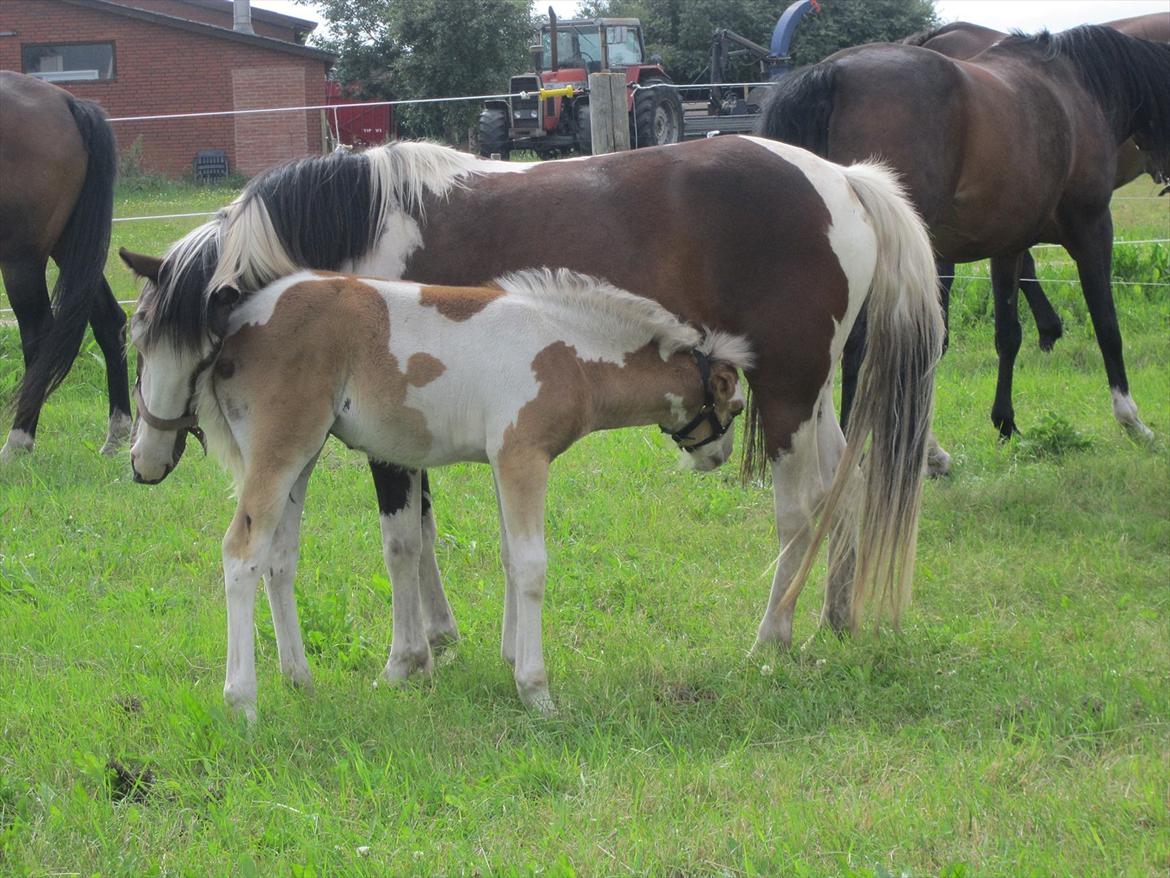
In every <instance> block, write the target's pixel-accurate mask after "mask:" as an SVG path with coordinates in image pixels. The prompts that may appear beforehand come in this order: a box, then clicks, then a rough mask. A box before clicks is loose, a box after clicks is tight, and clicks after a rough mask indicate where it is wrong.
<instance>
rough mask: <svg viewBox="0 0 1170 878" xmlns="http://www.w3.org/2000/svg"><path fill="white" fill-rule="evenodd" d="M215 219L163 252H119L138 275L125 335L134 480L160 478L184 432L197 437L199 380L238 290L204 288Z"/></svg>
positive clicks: (179, 452)
mask: <svg viewBox="0 0 1170 878" xmlns="http://www.w3.org/2000/svg"><path fill="white" fill-rule="evenodd" d="M215 226H216V224H215V223H214V222H213V223H208V224H207V225H206V226H202V227H200V228H199V229H196V230H195V231H194V232H192V233H191V234H190V235H188V236H187V237H185V238H183V239H182V240H181V241H179V242H178V243H177V244H176V245H175V246H174V247H172V248H171V249H170V251H168V253H167V255H166V256H164V257H163V258H162V259H158V258H156V257H153V256H144V255H142V254H140V253H132V252H130V251H129V250H126V249H124V248H123V249H122V250H121V251H119V252H120V255H121V257H122V260H123V261H124V262H125V263H126V264H127V265H128V266H129V267H130V268H131V270H133V271H134V273H135V274H136V275H137V276H138V277H139V278H141V279H142V280H143V285H142V293H141V294H140V295H139V297H138V307H137V308H136V309H135V312H134V316H133V317H132V318H131V321H130V341H131V343H132V344H133V345H134V347H135V348H137V350H138V381H137V383H136V385H135V397H136V402H137V405H138V418H137V421H136V423H135V429H134V444H133V446H132V447H131V449H130V465H131V467H132V468H133V470H134V481H136V482H141V483H144V484H151V485H153V484H157V483H158V482H161V481H162V480H163V479H165V478H166V477H167V475H168V474H169V473H170V472H171V470H173V469H174V468H175V466H176V465H177V464H178V462H179V459H180V458H181V457H182V456H183V451H184V449H185V448H186V443H187V434H188V433H191V434H194V435H195V436H196V438H198V439H200V441H202V434H201V432H200V431H199V428H198V426H197V421H196V401H197V395H198V390H199V382H200V379H201V378H202V377H203V376H204V375H205V374H206V372H207V369H208V367H210V366H211V364H212V363H213V362H214V361H215V357H216V355H217V354H218V353H219V348H220V345H221V343H222V340H223V335H224V333H225V331H226V329H227V319H228V316H229V314H230V312H231V308H232V306H233V305H234V304H235V301H236V299H237V298H238V297H239V294H238V293H237V292H236V290H234V289H232V288H223V289H220V290H216V291H215V292H213V293H209V292H208V291H207V281H208V279H209V278H210V276H211V273H212V271H213V270H214V268H215V262H216V253H217V246H216V228H215Z"/></svg>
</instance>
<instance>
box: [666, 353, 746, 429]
mask: <svg viewBox="0 0 1170 878" xmlns="http://www.w3.org/2000/svg"><path fill="white" fill-rule="evenodd" d="M691 356H692V357H694V358H695V364H696V365H697V366H698V367H699V380H700V381H702V382H703V406H702V408H700V409H699V412H698V414H696V415H695V416H694V417H693V418H691V419H690V420H689V421H687V423H686V424H685V425H684V426H682V427H679V428H678V429H677V430H675V431H674V432H671V431H670V430H668V429H666V428H665V427H659V428H658V429H660V430H661V431H662V432H663V433H667V434H669V435H670V438H671V439H673V440H674V444H675V445H677V446H678V447H679V448H681V449H682V450H683V451H688V452H689V451H694V450H695V449H697V448H702V447H703V446H704V445H710V444H711V443H712V442H718V441H719V440H720V439H722V438H723V435H724V434H725V433H726V432H727V431H728V430H729V429H730V428H731V425H732V423H733V422H734V421H735V417H734V415H733V416H732V417H731V418H728V420H727V423H726V424H725V423H723V422H722V421H721V420H719V416H718V415H717V414H715V397H714V395H713V394H712V393H711V358H710V357H708V356H707V355H706V354H704V353H702V352H701V351H698V350H692V351H691ZM704 423H705V424H707V425H708V426H709V427H710V428H711V435H710V436H708V437H707V438H706V439H700V440H699V441H698V442H691V441H689V440H691V439H692V438H693V437H692V436H691V432H692V431H693V430H694V429H695V428H696V427H698V426H699V425H700V424H704Z"/></svg>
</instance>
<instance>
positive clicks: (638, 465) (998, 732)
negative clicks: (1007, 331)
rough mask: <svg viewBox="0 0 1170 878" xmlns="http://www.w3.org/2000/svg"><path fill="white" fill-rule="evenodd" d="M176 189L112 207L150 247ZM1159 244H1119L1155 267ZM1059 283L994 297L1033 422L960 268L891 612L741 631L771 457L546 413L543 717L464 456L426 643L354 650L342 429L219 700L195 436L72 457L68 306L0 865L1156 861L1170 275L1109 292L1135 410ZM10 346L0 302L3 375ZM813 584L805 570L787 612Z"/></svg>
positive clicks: (210, 560)
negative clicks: (749, 462) (520, 687)
mask: <svg viewBox="0 0 1170 878" xmlns="http://www.w3.org/2000/svg"><path fill="white" fill-rule="evenodd" d="M1147 188H1149V187H1147ZM227 196H228V193H223V192H214V191H206V190H202V191H200V192H199V193H197V194H194V193H192V192H191V191H189V190H169V191H164V192H156V193H153V194H145V195H135V196H134V197H133V198H127V199H122V200H120V202H119V212H120V213H122V214H123V215H131V214H147V213H169V212H186V211H190V210H195V209H200V207H206V208H211V207H214V206H216V205H218V204H219V203H221V201H223V200H226V198H227ZM192 205H196V206H195V207H193V206H192ZM1126 206H1127V211H1128V209H1129V208H1130V207H1133V208H1134V209H1135V210H1145V208H1146V207H1147V203H1146V202H1132V203H1129V202H1127V203H1126ZM1148 206H1149V207H1151V208H1152V209H1155V210H1160V211H1161V213H1160V214H1159V213H1150V214H1149V216H1145V217H1143V216H1137V217H1129V218H1127V223H1128V225H1126V226H1124V227H1122V226H1121V223H1119V229H1120V231H1121V232H1124V234H1125V236H1126V237H1137V236H1138V235H1141V236H1143V237H1147V236H1148V237H1167V232H1168V231H1170V230H1168V229H1167V228H1166V227H1165V226H1166V218H1165V216H1166V215H1165V206H1164V204H1163V203H1157V202H1151V203H1149V204H1148ZM1130 212H1133V211H1130ZM196 222H198V221H197V220H191V221H185V222H179V221H176V222H175V223H173V224H161V223H160V224H146V223H143V224H130V223H126V224H121V225H119V226H117V227H116V228H115V239H116V243H118V244H124V245H126V246H129V247H131V248H133V249H141V250H144V251H146V252H154V253H157V252H159V251H160V250H161V249H162V248H163V247H164V246H165V244H167V243H169V242H170V241H171V240H173V239H174V238H175V237H177V236H178V235H179V234H181V233H182V232H183V231H185V230H186V229H187V228H190V227H192V226H193V225H194V224H195V223H196ZM1159 223H1161V225H1160V226H1159ZM1165 252H1166V251H1165V250H1163V251H1162V254H1163V255H1162V256H1161V257H1160V259H1161V261H1160V262H1158V263H1156V264H1152V267H1151V266H1146V267H1139V268H1138V269H1135V270H1136V271H1138V272H1140V273H1141V276H1140V277H1137V279H1143V280H1150V277H1149V276H1148V273H1149V272H1150V271H1154V272H1161V274H1160V277H1162V278H1163V279H1164V278H1165V277H1166V274H1167V268H1166V255H1165ZM111 276H112V279H113V281H114V283H115V286H116V289H117V290H118V293H119V297H120V298H130V297H132V292H131V285H130V283H129V280H128V278H127V277H126V273H125V272H124V271H123V270H121V269H117V268H114V267H113V266H112V267H111ZM1051 292H1052V296H1053V299H1054V303H1055V304H1056V305H1057V308H1058V310H1059V311H1060V313H1061V314H1062V315H1063V316H1064V317H1065V321H1066V324H1065V326H1066V335H1065V338H1064V339H1062V340H1061V341H1060V342H1059V343H1058V344H1057V346H1056V350H1055V351H1054V352H1053V353H1051V354H1042V353H1040V352H1039V351H1038V350H1037V349H1036V348H1035V345H1034V342H1033V341H1032V338H1031V330H1030V329H1028V330H1026V334H1025V339H1026V341H1025V346H1024V349H1023V350H1022V352H1021V356H1020V361H1019V365H1018V371H1017V392H1016V410H1017V415H1018V420H1019V422H1020V427H1021V429H1022V430H1023V431H1024V434H1025V437H1024V438H1025V440H1031V441H1032V442H1033V444H1034V445H1036V446H1038V447H1039V448H1040V453H1037V452H1036V449H1035V448H1031V447H1029V446H1028V445H1027V444H1026V443H1025V441H1021V440H1015V441H1013V442H1012V443H1009V444H1008V445H1006V446H1001V445H1000V444H999V443H998V442H997V441H996V435H995V431H994V429H993V428H992V426H991V423H990V420H989V418H988V414H987V412H988V410H989V407H990V403H991V397H992V392H993V388H994V379H995V357H994V352H993V347H992V338H991V329H990V321H989V320H987V319H985V318H984V317H983V316H981V312H980V308H981V307H982V304H983V301H984V300H983V299H982V298H981V297H986V295H987V292H986V289H985V288H981V287H980V285H979V284H978V283H975V282H972V283H970V284H969V285H966V286H965V287H964V288H963V289H961V290H959V291H958V292H957V294H956V310H955V315H956V316H955V319H954V321H953V324H952V328H953V337H952V346H951V350H950V353H949V354H948V356H947V358H946V360H945V361H944V365H943V367H942V370H941V374H940V377H939V403H938V407H939V413H938V418H937V422H936V427H937V432H938V434H939V436H940V437H941V439H942V441H943V442H944V444H945V445H946V446H947V448H948V449H949V450H950V451H951V452H952V453H953V454H954V456H955V466H954V473H953V475H952V476H951V477H950V478H949V479H946V480H943V481H938V482H932V483H931V484H929V485H928V486H927V490H926V498H925V507H924V513H923V523H922V538H921V544H920V552H919V564H918V574H917V579H916V595H915V602H914V604H913V606H912V607H911V609H910V611H909V613H908V618H907V622H906V625H905V627H904V630H903V633H902V634H901V635H900V636H891V635H890V634H888V633H887V634H885V635H884V636H882V637H881V638H874V637H872V636H869V635H865V636H860V637H857V638H855V639H851V640H846V641H837V640H835V639H834V638H832V637H825V636H818V637H816V638H814V639H813V640H812V642H811V643H810V644H809V645H808V647H807V648H806V649H804V650H803V651H798V652H795V653H793V654H791V655H769V656H763V657H759V658H749V657H747V655H746V650H747V648H748V647H749V646H750V645H751V642H752V638H753V635H754V630H755V625H756V623H757V622H758V619H759V616H760V614H761V612H762V609H763V605H764V602H765V599H766V596H767V590H768V583H769V574H770V571H769V565H770V562H771V560H772V558H773V556H774V553H775V547H774V544H773V540H774V536H773V527H772V523H771V511H770V510H771V501H770V491H769V490H768V489H766V488H763V487H759V486H753V487H749V488H742V487H740V486H739V485H738V483H737V481H736V479H735V477H734V473H733V472H732V468H730V467H729V468H728V469H727V471H725V472H720V473H716V474H712V475H709V476H705V477H698V476H694V475H691V474H687V473H683V472H680V471H677V470H676V469H674V466H673V461H674V454H673V453H672V452H671V451H670V450H669V446H668V442H667V441H666V440H664V439H663V438H662V437H659V436H658V435H656V434H655V433H654V432H653V431H621V432H616V433H610V434H600V435H595V436H593V437H590V438H589V439H587V440H586V441H584V442H582V443H580V444H579V445H578V446H576V447H574V448H573V449H572V450H570V452H569V453H568V454H566V455H565V456H564V458H562V459H561V460H559V461H558V462H557V464H556V465H555V466H554V468H553V478H552V485H551V490H550V497H549V504H548V510H549V511H548V537H549V539H548V542H549V549H550V579H549V583H550V584H549V592H548V599H547V603H546V613H545V632H546V634H545V642H546V652H547V659H548V666H549V673H550V678H551V683H552V687H553V693H554V696H555V697H556V698H557V699H558V701H559V705H560V708H561V711H560V714H559V715H558V716H557V717H555V718H553V719H540V718H537V717H534V716H530V715H528V714H526V713H525V712H524V711H523V710H522V709H521V708H520V706H519V702H518V700H517V698H516V695H515V692H514V688H513V685H512V680H511V676H510V673H509V671H508V669H507V667H506V666H505V665H504V663H503V662H502V661H501V660H500V658H499V656H498V629H499V622H500V616H501V598H502V594H501V593H502V583H501V574H500V572H499V569H498V561H497V557H496V555H497V552H498V539H497V532H496V523H495V522H496V517H495V511H494V500H493V497H492V492H491V479H490V477H489V475H488V471H487V470H486V468H483V467H470V466H469V467H452V468H449V469H446V470H442V471H437V472H435V473H433V474H432V479H433V482H434V484H435V489H436V496H437V498H438V501H437V502H438V506H437V509H438V521H439V529H440V545H439V562H440V565H441V567H442V570H443V572H444V576H445V579H446V582H447V585H448V591H449V594H450V597H451V601H452V604H453V606H454V608H455V612H456V615H457V618H458V620H459V623H460V626H461V630H462V633H463V637H464V639H463V641H462V642H461V643H460V644H459V646H458V649H457V651H456V654H455V657H454V659H453V660H452V661H451V662H450V663H449V664H447V665H444V666H441V667H439V668H438V670H437V673H436V677H435V680H434V681H433V682H432V683H430V684H426V685H417V686H412V687H408V688H406V689H403V690H396V691H387V690H385V689H378V690H374V689H373V688H372V687H371V685H370V684H371V681H372V680H373V679H374V678H375V676H376V675H377V673H378V672H379V670H380V669H381V666H382V664H383V663H384V660H385V652H386V649H387V647H388V645H389V637H390V601H389V588H388V584H387V581H386V574H385V570H384V568H383V566H382V562H381V556H380V540H379V535H378V527H377V517H376V513H375V505H374V498H373V494H372V491H371V489H370V486H369V483H368V476H367V473H366V469H365V465H364V462H363V461H362V460H360V459H359V458H357V457H355V456H354V455H352V454H350V453H349V452H347V451H346V450H345V449H343V448H340V447H338V446H337V445H336V444H331V445H330V446H329V447H328V448H327V449H326V453H325V455H324V457H323V460H322V463H321V465H320V466H319V467H318V470H317V473H316V475H315V477H314V480H313V482H312V484H311V485H310V488H309V502H308V508H307V513H306V521H305V527H304V532H303V547H302V548H303V551H302V564H301V572H300V577H299V579H298V596H299V601H300V605H301V609H302V614H303V623H304V626H305V628H306V632H307V639H308V642H309V643H310V645H311V646H310V648H311V655H310V661H311V663H312V666H313V671H314V674H315V678H316V693H315V694H312V695H304V694H299V693H296V692H293V691H291V690H289V689H287V688H286V687H284V686H283V685H282V684H281V682H280V679H279V673H278V670H277V663H276V657H275V643H274V638H273V634H272V628H271V623H270V621H269V620H268V619H267V618H266V611H265V610H264V606H263V605H264V597H263V595H262V594H261V596H260V598H259V602H260V607H259V608H258V615H257V618H258V620H259V622H258V628H259V637H258V666H259V673H260V703H259V710H260V720H259V722H258V723H257V725H256V726H254V727H253V728H250V729H249V728H246V727H245V726H244V725H243V724H242V723H241V722H239V721H238V720H236V719H234V718H233V717H231V716H229V715H228V714H227V713H226V712H225V710H224V709H223V707H222V705H221V696H220V689H221V686H222V679H223V667H222V664H223V652H224V606H223V597H222V594H223V592H222V581H221V571H220V567H219V541H220V537H221V535H222V533H223V531H224V529H225V528H226V527H227V523H228V519H229V517H230V515H231V512H232V509H233V503H232V500H231V498H230V496H229V489H228V484H229V483H228V479H227V477H226V475H225V474H223V473H222V472H221V471H219V470H218V468H217V467H216V466H215V465H214V464H213V463H212V462H210V461H207V460H203V459H201V457H200V455H199V453H198V449H197V448H196V449H192V450H189V451H188V454H187V457H186V458H185V459H184V461H183V463H182V464H181V465H180V467H179V468H178V470H177V471H176V472H175V473H174V475H172V476H171V477H170V478H169V479H168V480H167V481H166V482H165V483H163V484H162V485H160V486H157V487H153V488H147V487H142V486H139V485H134V484H132V483H131V480H130V478H129V467H128V463H127V459H126V457H125V455H123V456H122V457H121V458H119V459H115V460H107V459H104V458H101V457H100V456H99V455H98V454H97V449H98V447H99V445H100V443H101V440H102V438H103V435H104V429H103V427H104V424H103V422H104V418H105V400H104V390H103V388H102V386H101V385H102V371H101V364H100V361H99V359H98V355H97V352H96V348H94V347H93V346H92V344H91V345H90V346H89V347H87V349H86V350H85V352H84V354H83V356H82V357H81V359H80V360H79V363H78V365H77V367H76V369H75V370H74V372H73V374H72V375H71V376H70V378H69V379H68V381H67V382H66V383H65V385H64V386H63V387H62V389H61V390H60V391H59V392H58V394H57V395H56V396H54V397H53V399H52V400H51V401H50V403H49V405H48V406H47V407H46V409H45V413H44V416H43V419H42V424H41V430H40V434H39V438H38V445H37V451H36V454H35V456H33V457H30V458H27V459H21V460H18V461H17V462H16V463H14V464H13V465H11V466H8V467H7V468H5V469H3V470H0V632H2V634H0V874H12V875H24V874H29V875H43V876H47V875H52V874H58V875H59V874H84V875H89V874H94V873H98V872H100V873H101V874H102V875H135V876H137V875H151V874H160V875H199V876H205V875H228V874H231V875H241V876H250V875H292V876H303V875H317V876H324V875H370V876H381V875H389V874H393V875H403V874H405V875H437V874H448V875H463V874H480V875H559V876H568V875H614V874H640V875H655V876H658V875H664V876H665V875H673V876H680V878H682V876H688V878H689V876H699V875H732V876H741V875H793V876H819V875H857V876H884V875H901V874H908V875H913V876H926V875H945V876H951V878H956V876H984V875H992V876H1001V875H1002V876H1007V875H1012V876H1015V875H1044V876H1048V875H1110V876H1115V875H1116V876H1121V875H1165V874H1166V872H1167V870H1168V869H1170V811H1168V804H1167V791H1168V789H1170V744H1168V741H1170V686H1168V685H1167V683H1168V680H1167V677H1168V669H1170V637H1168V627H1167V626H1168V619H1170V450H1168V447H1167V443H1166V440H1165V437H1166V436H1167V435H1168V434H1170V369H1168V368H1167V364H1168V362H1170V332H1168V330H1170V291H1168V290H1166V289H1164V288H1157V287H1148V288H1137V287H1129V288H1125V289H1119V290H1118V293H1117V300H1118V308H1119V312H1120V315H1121V325H1122V330H1123V333H1124V336H1125V342H1126V358H1127V365H1128V366H1129V373H1130V380H1131V384H1132V387H1133V390H1134V396H1135V398H1136V399H1137V401H1138V403H1139V405H1140V406H1141V411H1142V414H1143V416H1144V418H1145V420H1146V422H1147V423H1148V424H1149V425H1150V426H1151V427H1152V428H1153V429H1154V430H1155V431H1156V432H1157V433H1158V434H1159V437H1160V438H1159V440H1158V441H1157V442H1156V443H1155V444H1154V445H1153V446H1152V447H1149V446H1144V445H1138V444H1135V443H1133V442H1131V441H1130V440H1128V439H1127V438H1126V437H1125V436H1124V435H1123V434H1122V432H1121V431H1120V428H1118V427H1117V426H1116V424H1115V423H1114V421H1113V418H1112V415H1111V413H1110V408H1109V395H1108V390H1107V387H1106V383H1105V379H1104V374H1103V369H1102V367H1101V361H1100V356H1099V354H1098V352H1097V348H1096V344H1095V342H1094V341H1093V338H1092V332H1091V329H1090V328H1089V325H1088V321H1087V318H1086V315H1085V310H1084V305H1083V303H1082V302H1081V301H1080V298H1079V292H1078V291H1077V290H1076V288H1075V287H1071V286H1070V287H1068V288H1067V289H1058V288H1056V287H1052V289H1051ZM1026 325H1028V324H1026ZM18 360H19V348H18V341H17V337H16V333H15V330H14V329H13V328H11V327H4V328H2V329H0V387H11V386H12V385H13V384H14V383H15V381H16V379H17V377H18V373H19V370H18V368H17V362H18ZM820 597H821V595H820V593H819V591H818V590H815V589H812V588H810V589H809V591H808V593H807V594H806V595H805V596H804V598H803V600H802V602H801V604H800V606H799V607H798V615H797V625H798V629H797V634H796V636H797V638H798V639H803V638H805V637H807V636H808V635H810V634H812V633H813V631H814V630H815V625H816V618H817V613H818V611H819V601H820ZM147 772H149V773H147ZM136 779H137V781H136Z"/></svg>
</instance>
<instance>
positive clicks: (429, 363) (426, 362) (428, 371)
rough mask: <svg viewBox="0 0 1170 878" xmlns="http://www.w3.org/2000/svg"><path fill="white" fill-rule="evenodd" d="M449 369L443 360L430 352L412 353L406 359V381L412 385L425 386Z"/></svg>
mask: <svg viewBox="0 0 1170 878" xmlns="http://www.w3.org/2000/svg"><path fill="white" fill-rule="evenodd" d="M446 371H447V367H446V366H444V365H443V361H442V360H440V359H439V358H438V357H432V356H431V355H430V354H424V353H421V352H420V353H417V354H411V356H410V359H409V360H407V361H406V383H407V384H409V385H410V386H411V387H423V386H425V385H427V384H430V383H431V382H432V381H434V380H435V379H436V378H438V377H439V376H440V375H442V374H443V373H444V372H446Z"/></svg>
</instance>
